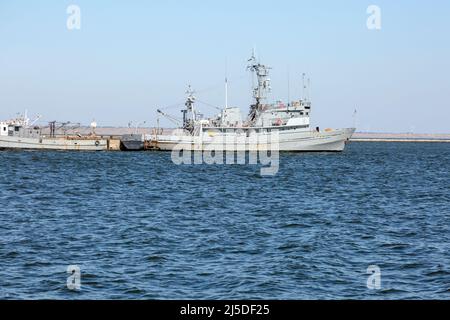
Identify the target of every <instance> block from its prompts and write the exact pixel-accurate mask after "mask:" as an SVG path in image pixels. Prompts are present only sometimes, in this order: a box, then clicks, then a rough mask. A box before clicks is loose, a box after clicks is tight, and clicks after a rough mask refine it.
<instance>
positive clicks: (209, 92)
mask: <svg viewBox="0 0 450 320" xmlns="http://www.w3.org/2000/svg"><path fill="white" fill-rule="evenodd" d="M69 5H77V6H78V7H79V8H80V10H81V19H80V22H81V24H80V26H81V28H80V29H79V30H69V29H68V28H67V19H68V18H69V14H67V7H68V6H69ZM370 5H377V6H378V7H379V8H380V10H381V29H380V30H369V29H368V28H367V24H366V22H367V19H368V18H369V14H368V13H367V8H368V6H370ZM449 13H450V1H445V0H435V1H425V0H421V1H419V0H397V1H392V0H391V1H387V0H370V1H364V0H346V1H344V0H341V1H336V0H329V1H325V0H318V1H299V0H293V1H287V0H278V1H267V0H258V1H254V0H248V1H242V0H240V1H236V0H227V1H206V0H204V1H201V0H190V1H180V0H177V1H174V0H164V1H162V0H161V1H157V0H152V1H137V0H134V1H133V0H130V1H123V0H116V1H112V0H110V1H102V0H97V1H92V0H90V1H87V0H72V1H63V0H59V1H58V0H53V1H52V0H43V1H31V0H29V1H24V0H16V1H7V0H0V120H6V119H9V118H11V117H14V116H15V115H16V114H17V113H19V112H23V111H24V110H25V109H27V110H28V114H29V115H30V117H33V116H35V115H42V119H41V122H42V123H45V122H48V121H52V120H57V121H71V122H81V123H82V124H89V123H90V122H91V121H92V120H93V119H95V121H96V122H97V123H98V125H99V126H127V125H128V123H130V122H132V123H133V124H141V125H142V126H155V125H156V121H157V115H156V109H158V108H160V109H164V110H165V112H167V113H169V114H171V115H174V116H175V117H178V118H181V113H180V108H181V106H182V104H183V101H184V99H185V91H186V89H187V86H188V85H189V84H190V85H192V87H193V88H194V89H195V90H196V96H197V98H198V100H199V101H201V103H198V108H199V109H200V110H201V111H202V112H203V113H204V114H205V115H208V116H212V115H214V114H215V113H217V110H216V109H214V108H212V107H211V106H210V105H213V106H217V107H223V106H224V104H225V93H224V91H225V90H224V79H225V77H227V78H228V79H229V105H231V106H236V107H240V108H241V109H242V111H243V112H244V114H247V112H248V106H249V104H250V103H251V101H252V100H251V77H250V73H249V72H248V71H246V65H247V60H248V58H250V56H251V53H252V50H253V49H255V51H256V53H257V56H258V59H259V60H260V61H261V62H262V63H264V64H268V65H270V66H271V67H272V68H273V69H272V70H271V81H272V88H273V90H272V93H271V95H270V97H269V99H270V100H271V101H276V100H283V101H286V100H287V99H288V98H290V99H291V100H294V99H299V98H300V97H301V95H302V81H301V78H302V77H301V75H302V73H306V74H307V75H308V77H310V78H311V100H312V103H313V111H312V122H313V125H314V126H320V127H322V128H325V127H326V128H328V127H332V128H340V127H351V126H353V125H354V124H356V125H357V127H358V130H359V131H372V132H415V133H448V132H450V121H449V119H450V78H449V77H450V40H449V39H450V19H448V15H449ZM355 110H356V111H357V112H356V115H355ZM144 121H145V124H142V123H143V122H144ZM161 125H162V126H174V124H173V123H171V122H170V121H167V120H166V119H161Z"/></svg>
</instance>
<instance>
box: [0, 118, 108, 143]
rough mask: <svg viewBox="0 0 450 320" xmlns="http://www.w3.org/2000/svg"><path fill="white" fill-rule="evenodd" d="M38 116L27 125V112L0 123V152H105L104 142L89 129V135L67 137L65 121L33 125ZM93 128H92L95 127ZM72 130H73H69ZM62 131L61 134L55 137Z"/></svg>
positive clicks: (105, 141)
mask: <svg viewBox="0 0 450 320" xmlns="http://www.w3.org/2000/svg"><path fill="white" fill-rule="evenodd" d="M39 119H40V116H39V117H37V118H36V119H35V120H34V121H33V122H31V123H30V119H28V117H27V113H26V112H25V114H24V115H23V116H19V117H18V118H16V119H13V120H8V121H3V122H0V149H38V150H76V151H102V150H107V145H108V143H107V140H105V139H102V138H100V137H98V136H97V135H96V134H95V127H94V126H93V127H92V129H93V130H92V132H91V134H90V135H87V136H82V135H80V134H73V135H69V134H67V131H69V129H70V128H69V127H68V126H69V125H70V123H69V122H66V123H57V122H56V121H53V122H50V123H49V125H48V126H47V127H40V126H37V125H35V123H36V122H37V120H39ZM95 126H96V125H95ZM72 129H73V128H72ZM58 130H62V131H63V132H64V133H63V134H56V132H57V131H58Z"/></svg>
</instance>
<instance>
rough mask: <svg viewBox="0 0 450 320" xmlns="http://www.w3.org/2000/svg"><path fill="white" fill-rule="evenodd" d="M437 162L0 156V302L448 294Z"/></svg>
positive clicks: (449, 207)
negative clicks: (264, 164)
mask: <svg viewBox="0 0 450 320" xmlns="http://www.w3.org/2000/svg"><path fill="white" fill-rule="evenodd" d="M449 172H450V144H406V143H405V144H396V143H384V144H383V143H381V144H375V143H374V144H371V143H352V144H350V145H349V147H348V149H347V150H346V152H344V153H342V154H283V155H282V156H281V164H280V171H279V173H278V175H276V176H275V177H261V176H260V174H259V168H258V167H256V166H240V165H235V166H207V165H203V166H198V165H197V166H176V165H174V164H172V162H171V160H170V154H169V153H70V152H0V219H1V223H0V298H3V299H4V298H9V299H14V298H19V299H23V298H26V299H28V298H30V299H49V298H50V299H53V298H56V299H67V298H68V299H99V298H102V299H119V298H121V299H122V298H123V299H165V298H171V299H188V298H189V299H244V298H251V299H260V298H261V299H262V298H264V299H319V298H322V299H343V298H351V299H420V298H428V299H449V298H450V173H449ZM73 264H76V265H79V266H80V268H81V286H82V287H81V290H80V291H77V292H75V291H70V290H69V289H67V287H66V279H67V276H68V274H67V273H66V268H67V266H68V265H73ZM369 265H377V266H379V267H380V269H381V289H380V290H370V289H368V288H367V279H368V276H369V275H368V274H367V273H366V272H367V268H368V266H369Z"/></svg>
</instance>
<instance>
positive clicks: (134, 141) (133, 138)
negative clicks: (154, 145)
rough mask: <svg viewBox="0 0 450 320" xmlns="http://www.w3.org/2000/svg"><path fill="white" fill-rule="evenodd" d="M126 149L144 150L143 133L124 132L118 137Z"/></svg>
mask: <svg viewBox="0 0 450 320" xmlns="http://www.w3.org/2000/svg"><path fill="white" fill-rule="evenodd" d="M120 141H121V142H122V145H123V147H124V149H125V150H126V151H141V150H144V135H143V134H124V135H122V138H121V139H120Z"/></svg>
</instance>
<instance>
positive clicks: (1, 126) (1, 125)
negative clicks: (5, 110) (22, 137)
mask: <svg viewBox="0 0 450 320" xmlns="http://www.w3.org/2000/svg"><path fill="white" fill-rule="evenodd" d="M7 135H8V124H7V123H6V122H0V136H7Z"/></svg>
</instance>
